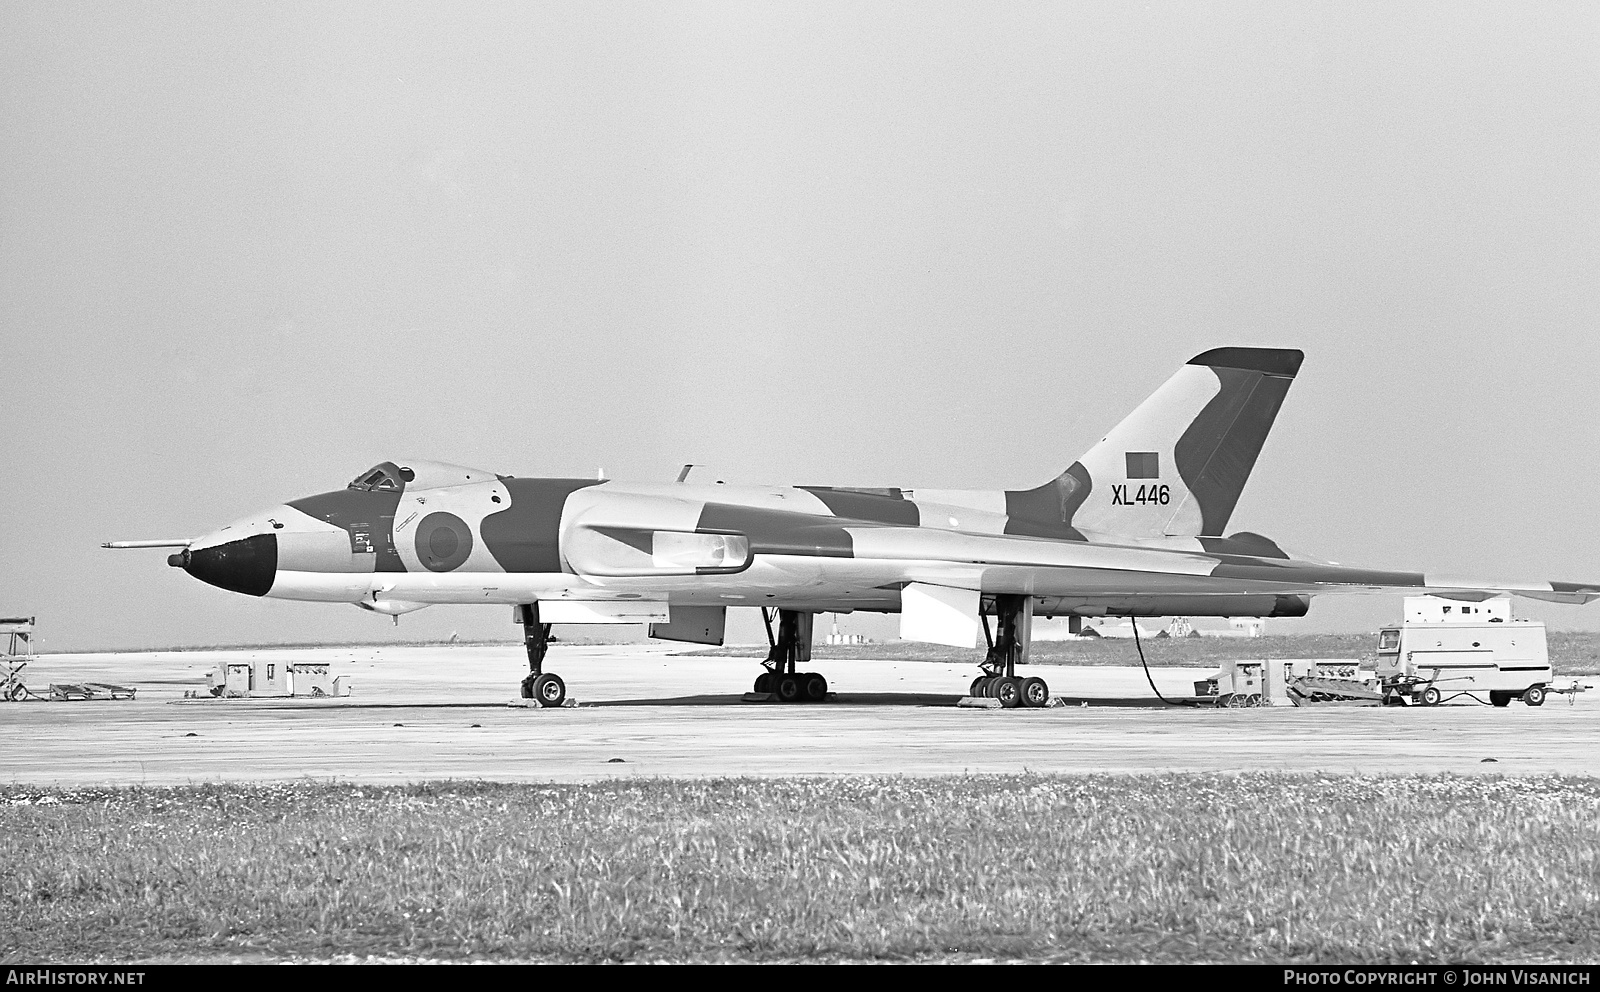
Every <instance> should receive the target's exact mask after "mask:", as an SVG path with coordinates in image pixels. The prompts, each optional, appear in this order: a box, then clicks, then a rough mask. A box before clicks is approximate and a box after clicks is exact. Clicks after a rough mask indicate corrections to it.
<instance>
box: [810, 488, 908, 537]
mask: <svg viewBox="0 0 1600 992" xmlns="http://www.w3.org/2000/svg"><path fill="white" fill-rule="evenodd" d="M800 488H801V489H804V490H805V491H806V492H808V493H811V494H812V495H813V496H815V497H817V499H820V500H822V502H823V504H824V505H825V506H827V508H828V509H829V510H832V511H833V515H834V516H836V517H848V518H850V519H851V520H864V521H867V522H869V523H879V524H894V525H896V526H899V527H915V526H917V523H918V522H919V520H920V519H921V517H920V516H919V515H918V512H917V505H916V504H915V503H913V502H911V501H910V500H908V499H906V498H905V495H904V494H903V493H901V491H900V490H898V489H885V490H881V491H879V492H865V491H863V490H859V489H830V488H828V487H826V486H801V487H800Z"/></svg>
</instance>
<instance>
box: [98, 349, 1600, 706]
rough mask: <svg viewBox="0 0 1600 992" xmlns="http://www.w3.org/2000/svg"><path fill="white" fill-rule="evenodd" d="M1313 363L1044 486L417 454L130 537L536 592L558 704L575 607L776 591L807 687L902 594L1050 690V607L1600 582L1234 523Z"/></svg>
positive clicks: (689, 636) (1206, 393) (670, 621)
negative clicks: (720, 476)
mask: <svg viewBox="0 0 1600 992" xmlns="http://www.w3.org/2000/svg"><path fill="white" fill-rule="evenodd" d="M1302 357H1303V356H1302V354H1301V352H1299V351H1292V350H1282V349H1265V348H1217V349H1214V350H1212V351H1208V352H1206V353H1204V354H1202V355H1198V356H1196V357H1195V358H1193V359H1192V360H1190V361H1189V362H1188V364H1186V365H1184V366H1182V367H1181V368H1179V369H1178V371H1177V373H1176V374H1175V375H1173V376H1172V378H1171V379H1169V380H1167V382H1166V383H1165V384H1164V385H1163V386H1161V387H1160V388H1159V389H1158V390H1156V392H1155V393H1154V394H1152V395H1151V396H1150V397H1149V398H1148V399H1146V400H1145V401H1144V403H1142V404H1141V405H1140V406H1139V407H1138V409H1136V410H1134V411H1133V413H1132V414H1130V415H1129V416H1128V417H1127V418H1126V419H1125V420H1123V421H1122V422H1121V423H1120V424H1118V425H1117V426H1116V427H1114V428H1113V429H1112V430H1111V432H1110V433H1109V434H1107V435H1106V436H1105V438H1104V439H1103V440H1101V441H1100V443H1098V444H1096V445H1094V447H1092V448H1090V449H1089V451H1088V452H1087V453H1085V454H1084V455H1083V457H1082V458H1080V459H1079V460H1078V461H1076V462H1074V463H1072V465H1070V466H1068V467H1067V469H1066V470H1065V471H1063V472H1062V473H1061V474H1060V475H1058V476H1056V477H1055V478H1054V479H1051V480H1050V481H1048V482H1046V483H1044V484H1043V485H1041V486H1038V487H1036V488H1033V489H1018V490H953V489H920V488H919V489H897V488H875V489H851V488H831V487H825V486H749V485H723V484H722V483H715V484H697V483H691V482H688V481H687V480H686V479H684V478H682V477H680V481H678V482H676V483H648V482H647V483H629V482H620V481H604V480H593V479H525V478H518V477H515V476H509V475H499V474H496V473H494V472H487V471H482V470H479V469H473V468H462V467H460V466H456V465H445V464H439V463H436V462H425V461H417V460H412V459H397V460H394V461H386V462H381V463H379V464H377V465H374V466H373V467H372V468H370V469H368V470H366V471H365V472H362V473H361V474H360V475H358V476H357V477H356V478H355V479H354V480H352V481H351V482H350V483H349V484H348V485H347V486H345V487H344V488H342V489H336V490H333V491H331V492H325V493H319V494H317V495H315V496H306V497H304V498H301V499H294V500H290V501H289V502H288V503H284V504H281V505H278V506H273V507H269V508H267V509H266V510H263V511H261V512H259V513H255V514H252V515H250V516H247V517H244V518H242V519H240V520H236V521H234V522H233V523H231V524H229V525H228V526H226V527H223V528H221V529H220V530H216V531H213V532H211V533H209V534H206V535H205V536H203V537H199V538H196V539H194V540H185V541H128V542H113V543H112V544H110V545H107V546H108V547H177V548H179V549H180V550H178V551H177V552H176V553H175V554H173V555H171V557H170V558H168V563H169V564H171V565H172V566H174V567H177V568H182V569H184V570H185V571H187V572H188V573H189V574H190V575H193V576H194V577H195V578H197V579H200V580H201V581H203V582H208V583H210V584H211V585H214V586H217V587H218V588H221V589H226V590H229V591H231V592H235V593H239V594H242V595H246V596H267V597H272V598H277V599H298V600H312V601H317V602H326V603H350V604H354V605H356V606H359V607H361V608H362V609H366V610H372V611H376V612H378V613H384V614H391V615H398V614H400V613H405V612H407V611H410V610H418V609H421V608H423V607H425V606H429V605H432V604H436V603H485V604H497V605H499V606H501V607H505V606H511V607H514V609H515V615H516V618H517V620H518V621H519V622H520V623H521V625H522V627H523V630H524V633H525V640H526V643H527V652H528V663H529V668H530V672H529V674H528V676H527V678H526V679H524V680H523V682H522V694H523V695H524V696H525V697H528V698H531V699H534V700H537V701H538V702H539V703H541V704H543V705H546V706H559V705H560V704H561V703H562V702H563V700H564V699H565V698H566V685H565V683H564V682H563V681H562V679H561V678H560V676H558V675H556V674H555V673H554V672H548V671H545V670H544V660H545V649H546V645H547V642H548V639H549V633H550V625H551V624H552V623H616V622H640V621H654V622H652V623H651V626H650V633H651V636H653V637H658V638H665V639H670V640H681V641H690V642H697V643H709V644H720V643H721V642H722V636H723V629H724V624H725V620H726V616H727V610H728V609H729V608H730V607H732V608H740V607H744V608H753V609H760V610H761V611H762V618H763V620H764V621H765V622H766V625H767V630H768V636H769V641H770V644H771V650H770V651H769V653H768V655H767V658H766V660H765V662H764V670H763V671H762V672H761V674H760V676H759V677H758V678H757V679H756V683H755V689H756V691H758V692H772V693H776V694H777V696H778V697H779V698H781V699H784V700H792V701H805V700H821V699H823V698H824V697H825V696H826V694H827V681H826V679H824V678H823V677H822V676H821V675H820V674H817V673H814V672H808V671H805V670H804V667H805V666H806V665H807V663H808V661H809V658H810V651H811V630H812V618H813V617H814V616H815V615H816V614H817V613H821V612H836V613H849V612H853V611H858V610H865V611H874V612H886V613H898V614H900V635H901V637H903V638H906V639H909V640H919V641H930V642H936V643H942V644H953V645H958V646H966V647H969V648H975V647H977V646H978V644H979V643H980V641H982V642H986V643H987V645H988V652H987V654H986V656H985V658H984V661H983V662H982V664H981V668H982V674H981V675H980V676H979V677H978V679H977V681H976V682H974V684H973V687H972V691H973V692H974V693H975V694H983V695H989V696H993V697H995V698H998V699H1000V700H1001V701H1002V703H1004V704H1006V705H1009V706H1017V705H1022V706H1042V705H1044V704H1045V703H1046V702H1047V701H1048V699H1049V688H1048V687H1047V686H1046V685H1045V683H1044V681H1043V680H1041V679H1038V678H1018V676H1017V671H1016V669H1017V666H1018V665H1021V664H1025V663H1026V661H1027V659H1028V646H1029V641H1030V636H1031V629H1032V620H1033V618H1034V617H1036V616H1047V617H1097V616H1107V615H1111V616H1144V617H1148V616H1171V615H1179V616H1222V617H1235V616H1249V617H1298V616H1303V615H1304V614H1305V613H1306V611H1307V609H1308V607H1309V605H1310V600H1311V597H1312V596H1315V595H1318V594H1322V593H1401V594H1423V593H1427V594H1432V595H1439V596H1448V597H1454V598H1457V599H1465V600H1475V599H1484V598H1487V597H1488V596H1491V595H1500V594H1504V593H1507V592H1510V593H1514V594H1517V595H1521V596H1527V597H1532V598H1535V599H1543V600H1549V601H1554V602H1564V603H1586V602H1588V601H1590V600H1592V599H1595V598H1597V597H1600V584H1577V583H1568V582H1542V583H1506V582H1493V581H1491V582H1483V581H1478V580H1467V579H1455V578H1450V577H1445V576H1438V575H1434V574H1425V573H1421V572H1402V571H1380V570H1376V569H1369V568H1356V567H1349V566H1344V565H1335V564H1331V563H1328V562H1323V561H1318V560H1314V559H1310V558H1306V557H1303V556H1296V555H1291V554H1289V553H1288V552H1286V551H1284V550H1283V549H1282V548H1280V547H1279V546H1278V545H1277V544H1276V543H1274V542H1273V541H1271V540H1269V539H1268V538H1266V537H1263V536H1261V535H1259V534H1254V533H1250V532H1248V531H1239V532H1235V533H1232V534H1228V533H1227V530H1228V522H1229V519H1230V518H1231V517H1232V516H1233V509H1234V506H1235V504H1236V503H1237V502H1238V500H1239V495H1240V493H1241V492H1242V491H1243V489H1244V485H1245V482H1246V481H1247V480H1248V479H1249V478H1250V472H1251V469H1253V468H1254V466H1255V463H1256V458H1257V456H1258V455H1259V454H1260V452H1261V446H1262V443H1263V442H1264V441H1265V440H1266V437H1267V434H1268V432H1269V431H1270V430H1271V428H1272V424H1273V420H1274V419H1275V418H1276V416H1277V413H1278V408H1279V407H1280V406H1281V405H1282V403H1283V401H1284V397H1285V396H1286V395H1287V394H1288V392H1289V387H1290V385H1291V384H1293V382H1294V378H1295V375H1296V374H1297V373H1298V372H1299V369H1300V363H1301V359H1302ZM1224 535H1226V536H1224ZM991 620H992V623H991Z"/></svg>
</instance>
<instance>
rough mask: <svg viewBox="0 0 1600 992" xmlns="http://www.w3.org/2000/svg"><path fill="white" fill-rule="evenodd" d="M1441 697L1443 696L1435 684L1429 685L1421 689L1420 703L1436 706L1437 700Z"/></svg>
mask: <svg viewBox="0 0 1600 992" xmlns="http://www.w3.org/2000/svg"><path fill="white" fill-rule="evenodd" d="M1443 698H1444V696H1443V695H1442V694H1441V693H1440V692H1439V690H1438V688H1437V687H1435V686H1431V685H1430V686H1428V687H1427V688H1426V689H1424V690H1422V705H1424V706H1438V705H1439V701H1440V700H1441V699H1443Z"/></svg>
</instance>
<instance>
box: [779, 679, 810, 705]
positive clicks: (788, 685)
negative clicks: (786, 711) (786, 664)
mask: <svg viewBox="0 0 1600 992" xmlns="http://www.w3.org/2000/svg"><path fill="white" fill-rule="evenodd" d="M776 692H777V693H778V699H779V700H781V701H782V702H785V703H798V702H799V701H800V698H801V696H802V695H804V693H805V686H804V684H803V683H802V682H801V681H800V676H798V675H780V676H778V686H777V689H776Z"/></svg>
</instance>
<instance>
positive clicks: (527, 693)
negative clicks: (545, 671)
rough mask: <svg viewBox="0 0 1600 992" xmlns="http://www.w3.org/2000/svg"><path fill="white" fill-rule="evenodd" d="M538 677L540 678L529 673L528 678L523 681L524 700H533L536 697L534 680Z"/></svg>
mask: <svg viewBox="0 0 1600 992" xmlns="http://www.w3.org/2000/svg"><path fill="white" fill-rule="evenodd" d="M538 677H539V676H537V675H535V674H533V673H532V672H529V673H528V677H527V678H525V679H523V680H522V698H523V699H532V698H534V696H533V681H534V679H537V678H538Z"/></svg>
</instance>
